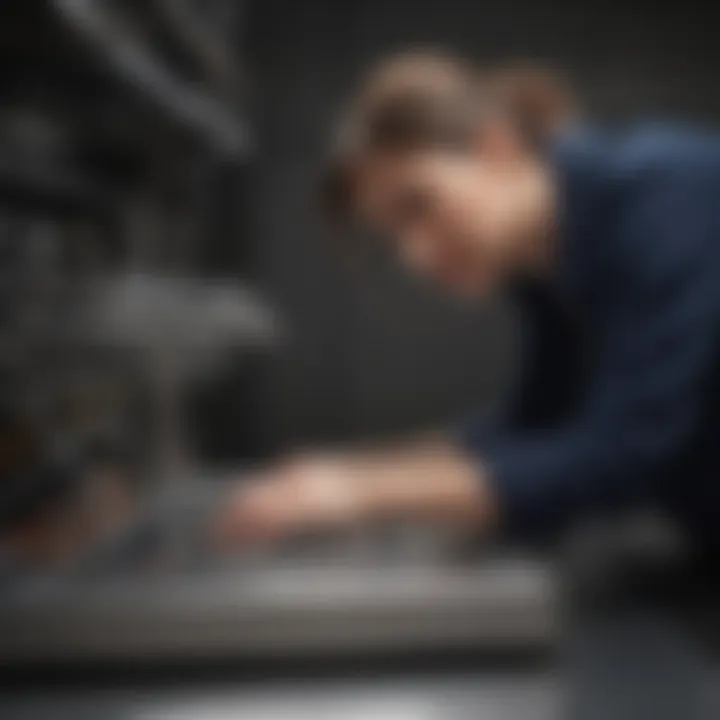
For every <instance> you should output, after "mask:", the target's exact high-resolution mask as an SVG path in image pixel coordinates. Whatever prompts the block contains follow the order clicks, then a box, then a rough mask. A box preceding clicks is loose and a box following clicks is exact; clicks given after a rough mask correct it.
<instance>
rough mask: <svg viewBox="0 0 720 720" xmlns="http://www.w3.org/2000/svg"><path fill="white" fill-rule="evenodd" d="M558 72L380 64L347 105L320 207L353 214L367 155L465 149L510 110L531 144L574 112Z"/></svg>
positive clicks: (437, 56)
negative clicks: (357, 174)
mask: <svg viewBox="0 0 720 720" xmlns="http://www.w3.org/2000/svg"><path fill="white" fill-rule="evenodd" d="M573 105H574V103H573V102H572V101H571V95H570V93H569V91H568V89H567V86H566V84H565V82H564V81H563V80H562V79H561V78H560V76H558V75H557V74H555V73H553V72H551V71H549V70H545V69H540V68H538V67H534V66H523V65H516V66H511V67H506V68H502V69H495V70H492V71H485V72H481V71H479V70H478V69H477V68H475V67H473V66H472V65H471V64H469V63H466V62H464V61H462V60H461V59H458V58H456V57H453V56H451V55H448V54H445V53H441V52H436V51H434V52H412V53H404V54H401V55H396V56H393V57H390V58H389V59H386V60H384V61H382V62H381V63H380V64H379V65H378V66H377V67H376V68H375V69H374V70H373V71H372V72H370V73H369V74H368V76H367V77H366V78H365V80H364V82H363V83H362V84H361V86H360V89H359V92H358V93H357V95H356V96H355V98H354V99H353V100H352V101H351V103H350V104H349V106H348V107H347V108H346V110H345V113H344V115H343V117H342V120H341V122H340V125H339V128H338V131H337V135H336V137H335V139H334V143H333V145H332V147H331V148H330V154H329V158H328V162H327V164H326V166H325V168H324V172H323V176H322V181H321V203H322V208H323V212H324V214H325V216H326V217H327V218H329V219H330V220H331V221H332V222H333V223H334V224H337V223H339V222H342V221H346V220H347V219H348V218H349V217H350V216H351V215H352V210H353V207H352V206H353V199H354V198H353V188H354V169H355V167H356V164H357V161H358V159H359V158H361V157H362V156H363V155H364V154H365V153H367V152H372V151H377V150H380V151H385V150H388V151H400V152H402V151H412V150H416V149H423V148H429V147H448V148H452V147H455V148H460V147H465V146H467V145H468V144H469V143H470V142H471V141H472V139H473V136H474V134H475V132H476V131H477V127H478V124H479V123H480V122H481V121H482V118H483V117H484V116H486V115H487V114H489V113H495V112H503V113H506V114H507V115H508V116H509V117H510V118H511V119H512V121H513V122H514V123H515V124H516V125H517V127H518V129H519V130H520V132H521V133H522V134H523V136H524V137H525V138H527V140H528V141H529V143H530V144H531V145H532V146H533V147H537V146H538V145H539V144H542V142H543V140H544V139H546V138H547V136H548V134H549V133H550V132H552V131H553V130H554V128H555V127H557V125H558V124H560V123H561V122H563V121H564V120H565V119H566V118H567V117H568V116H569V115H570V114H571V113H572V109H573Z"/></svg>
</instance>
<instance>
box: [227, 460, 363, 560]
mask: <svg viewBox="0 0 720 720" xmlns="http://www.w3.org/2000/svg"><path fill="white" fill-rule="evenodd" d="M367 494H368V493H367V488H363V483H362V473H361V472H359V468H357V467H355V466H354V465H353V463H352V462H350V461H349V460H348V459H346V458H342V457H334V456H329V455H328V456H308V457H301V458H298V459H294V460H291V461H288V462H285V463H283V464H281V465H278V466H277V467H275V468H272V469H270V470H269V471H266V472H265V473H262V474H261V475H259V476H258V477H256V478H255V479H253V480H250V481H248V482H245V483H243V485H242V486H241V487H240V488H238V489H237V490H236V491H235V492H234V493H233V495H232V496H231V497H230V500H229V503H228V505H227V507H226V508H224V511H223V514H222V517H221V518H220V523H219V525H218V528H217V530H218V536H219V540H220V542H221V543H222V545H224V546H228V545H234V544H237V543H240V544H244V543H247V542H250V543H253V542H258V541H268V540H275V539H279V538H281V537H284V536H287V535H292V534H295V533H299V532H302V531H308V530H312V531H317V530H329V529H334V528H342V527H344V526H349V525H352V524H354V523H355V522H359V521H361V520H362V519H363V518H364V515H365V508H366V506H367V505H368V502H367V497H366V496H367Z"/></svg>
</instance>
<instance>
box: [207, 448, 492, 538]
mask: <svg viewBox="0 0 720 720" xmlns="http://www.w3.org/2000/svg"><path fill="white" fill-rule="evenodd" d="M495 514H496V509H495V503H494V498H493V497H492V494H491V493H490V491H489V486H488V484H487V483H486V482H484V477H483V476H482V472H481V471H480V470H479V468H478V467H477V464H476V463H474V462H473V461H471V460H470V459H469V458H467V457H464V456H463V455H461V454H460V453H459V452H458V451H457V450H455V449H454V448H453V447H452V446H447V445H442V444H440V445H429V446H420V447H413V448H410V449H405V450H403V451H391V452H385V453H381V454H376V455H368V454H359V455H319V456H307V457H300V458H298V459H295V460H291V461H289V462H286V463H283V464H281V465H278V466H277V467H275V468H272V469H270V470H269V471H267V472H265V473H263V474H262V475H261V476H258V477H257V478H256V479H255V480H253V481H250V482H249V483H245V484H243V486H242V487H240V488H239V489H238V490H237V491H235V493H234V494H233V495H232V496H231V497H230V499H229V502H228V505H227V507H226V508H225V509H224V512H223V514H222V517H221V518H220V522H219V525H218V528H217V532H218V536H219V539H220V542H221V544H222V545H224V546H225V547H227V546H232V545H235V544H243V543H248V542H257V541H266V540H275V539H279V538H282V537H285V536H287V535H293V534H296V533H299V532H304V531H317V530H330V529H340V528H342V527H346V526H350V525H353V524H356V523H362V522H366V521H369V520H373V519H379V518H408V519H410V518H414V519H418V518H421V519H426V520H442V521H446V522H447V521H449V522H453V523H457V524H460V523H461V524H464V525H472V526H476V527H481V528H485V527H487V526H488V525H490V524H492V523H493V522H494V518H495Z"/></svg>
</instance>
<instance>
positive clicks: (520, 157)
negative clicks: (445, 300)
mask: <svg viewBox="0 0 720 720" xmlns="http://www.w3.org/2000/svg"><path fill="white" fill-rule="evenodd" d="M569 114H570V105H569V103H568V101H567V95H566V94H565V91H564V88H563V87H562V85H561V84H560V83H559V82H558V81H557V79H556V78H555V77H554V76H552V75H550V74H547V73H544V72H541V71H539V70H527V69H516V70H505V71H496V72H494V73H485V74H481V73H480V72H478V71H476V70H475V69H474V68H472V67H470V66H468V65H465V64H464V63H462V62H461V61H459V60H456V59H453V58H448V57H445V56H442V55H437V54H426V53H421V54H413V55H405V56H400V57H396V58H392V59H390V60H389V61H386V62H384V63H382V64H381V65H380V66H379V67H378V68H377V69H376V70H375V71H374V72H372V73H371V74H370V76H369V77H368V78H367V80H366V81H365V83H364V84H363V85H362V87H361V88H360V91H359V93H358V95H357V97H356V98H355V99H354V100H353V101H352V102H351V104H350V106H349V108H348V109H347V113H346V116H345V117H344V119H343V122H342V123H341V127H340V131H339V134H338V137H337V140H336V144H335V146H334V148H333V149H332V153H331V157H330V162H329V165H328V168H327V171H326V174H325V176H324V182H323V202H324V206H325V210H326V212H327V213H328V214H329V215H330V217H331V218H332V219H333V220H334V221H336V222H337V221H346V222H347V221H353V222H354V221H359V222H360V223H361V224H362V225H363V226H366V227H369V228H370V229H371V230H373V231H375V232H377V233H379V234H380V235H381V236H382V237H383V238H385V239H387V241H389V242H392V243H394V245H395V247H396V248H397V252H398V254H399V256H400V258H401V260H402V261H403V262H404V263H405V264H407V265H408V267H409V268H410V269H411V270H412V271H414V272H417V273H419V274H422V275H425V276H428V277H430V278H432V279H434V280H436V281H438V282H440V283H441V284H443V285H445V286H447V287H449V288H450V289H452V290H455V291H457V292H459V293H462V294H464V295H478V294H482V293H485V292H487V291H489V290H491V289H494V288H495V287H496V286H497V285H499V284H501V283H502V281H503V280H504V279H506V278H508V277H509V276H511V275H513V274H515V273H519V272H522V271H523V270H524V269H527V268H528V267H529V266H530V264H532V263H535V262H537V261H538V257H539V253H540V252H541V251H540V248H541V247H542V246H543V244H544V243H545V241H546V239H547V238H546V236H547V235H548V234H549V232H550V228H551V227H552V220H553V211H554V207H555V203H554V195H553V192H554V191H553V181H552V178H551V175H550V174H549V173H548V169H547V167H546V163H545V161H544V159H543V152H542V150H543V145H544V143H545V142H546V141H547V139H548V137H549V135H550V134H552V133H553V132H554V131H555V130H556V129H557V127H558V125H560V124H562V123H563V122H565V121H566V120H567V119H568V118H569Z"/></svg>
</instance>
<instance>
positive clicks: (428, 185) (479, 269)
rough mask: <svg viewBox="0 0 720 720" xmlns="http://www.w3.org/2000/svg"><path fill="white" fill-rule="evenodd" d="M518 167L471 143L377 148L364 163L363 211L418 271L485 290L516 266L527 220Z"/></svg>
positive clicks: (458, 288)
mask: <svg viewBox="0 0 720 720" xmlns="http://www.w3.org/2000/svg"><path fill="white" fill-rule="evenodd" d="M518 172H519V171H518V168H517V167H516V166H515V165H514V164H511V163H493V162H489V161H488V160H487V159H485V158H483V156H482V155H480V154H475V153H473V152H470V151H466V152H451V151H437V152H416V153H412V154H407V155H403V156H398V155H385V156H377V157H374V158H369V159H367V160H366V161H365V162H364V164H363V167H362V168H361V169H360V173H359V179H358V185H357V188H358V193H357V198H358V204H359V211H360V214H361V216H362V217H363V218H364V219H365V220H366V221H367V223H368V224H369V225H370V226H371V228H373V229H374V230H377V231H379V232H380V233H381V234H382V235H383V236H385V237H388V238H391V239H392V242H394V243H395V244H396V249H397V252H398V254H399V256H400V258H401V260H402V261H403V262H404V264H406V265H407V266H408V267H409V268H410V269H411V270H412V271H413V272H416V273H418V274H421V275H423V276H426V277H429V278H431V279H433V280H434V281H436V282H439V283H440V284H442V285H443V286H445V287H446V288H448V289H451V290H453V291H454V292H457V293H459V294H461V295H463V296H470V297H474V296H479V295H484V294H487V293H488V292H490V291H491V290H494V289H495V288H496V287H497V286H498V285H499V284H501V283H502V281H503V280H504V279H505V278H506V277H507V276H508V275H509V274H510V273H511V272H512V270H513V264H514V258H515V255H516V250H517V245H518V244H519V242H520V239H521V237H522V236H523V235H524V234H525V229H526V227H527V224H528V218H527V212H526V211H525V209H524V207H523V203H522V197H521V195H520V193H519V192H518V187H519V184H518V179H519V178H518V175H517V173H518Z"/></svg>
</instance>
